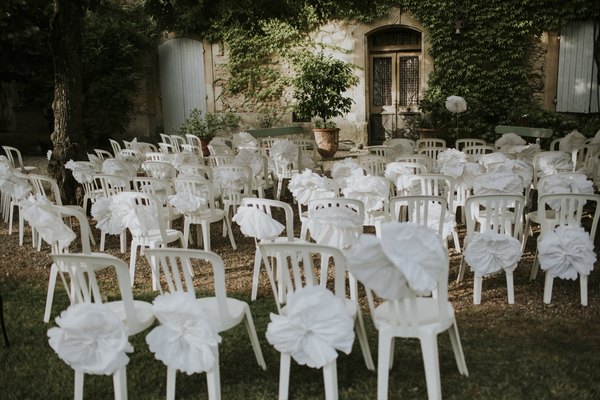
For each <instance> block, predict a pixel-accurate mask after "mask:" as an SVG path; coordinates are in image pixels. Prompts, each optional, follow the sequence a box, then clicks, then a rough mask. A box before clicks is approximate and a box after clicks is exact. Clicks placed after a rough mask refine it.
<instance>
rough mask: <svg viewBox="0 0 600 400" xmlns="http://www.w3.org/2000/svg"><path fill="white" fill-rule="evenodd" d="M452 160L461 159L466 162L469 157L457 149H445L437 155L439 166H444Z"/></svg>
mask: <svg viewBox="0 0 600 400" xmlns="http://www.w3.org/2000/svg"><path fill="white" fill-rule="evenodd" d="M451 160H455V161H460V162H463V163H464V162H467V161H468V157H467V155H466V154H465V153H463V152H462V151H458V150H456V149H448V150H444V151H442V152H441V153H439V154H438V156H437V165H438V167H440V168H443V167H444V165H446V163H447V162H448V161H451Z"/></svg>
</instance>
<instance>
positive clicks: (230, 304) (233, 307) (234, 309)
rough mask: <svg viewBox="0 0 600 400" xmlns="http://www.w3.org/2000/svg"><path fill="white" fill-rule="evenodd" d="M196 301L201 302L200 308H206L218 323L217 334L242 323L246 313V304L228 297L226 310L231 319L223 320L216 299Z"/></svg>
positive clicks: (208, 298)
mask: <svg viewBox="0 0 600 400" xmlns="http://www.w3.org/2000/svg"><path fill="white" fill-rule="evenodd" d="M198 300H199V301H200V302H202V306H203V307H204V308H206V310H208V311H209V312H210V314H211V315H212V316H213V317H215V319H216V320H217V321H219V332H223V331H226V330H228V329H231V328H233V327H234V326H237V325H238V324H239V323H240V322H242V319H243V318H244V315H246V312H248V310H247V309H248V304H247V303H246V302H244V301H241V300H238V299H232V298H230V297H228V298H227V308H228V309H229V315H230V316H231V318H230V319H227V320H223V319H222V318H221V315H220V313H219V307H218V304H217V303H218V302H217V298H216V297H205V298H200V299H198Z"/></svg>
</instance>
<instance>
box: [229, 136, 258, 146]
mask: <svg viewBox="0 0 600 400" xmlns="http://www.w3.org/2000/svg"><path fill="white" fill-rule="evenodd" d="M233 145H234V146H235V147H237V148H238V149H241V148H244V147H258V140H257V139H256V138H255V137H254V136H252V135H251V134H249V133H248V132H240V133H234V134H233Z"/></svg>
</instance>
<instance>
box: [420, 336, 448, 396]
mask: <svg viewBox="0 0 600 400" xmlns="http://www.w3.org/2000/svg"><path fill="white" fill-rule="evenodd" d="M419 339H420V340H421V352H422V353H423V364H425V380H426V381H427V396H428V398H429V400H441V399H442V382H441V380H440V360H439V355H438V347H437V335H436V334H435V333H432V332H431V333H430V332H428V333H427V334H425V335H424V336H421V337H420V338H419Z"/></svg>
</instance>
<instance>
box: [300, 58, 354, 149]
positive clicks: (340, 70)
mask: <svg viewBox="0 0 600 400" xmlns="http://www.w3.org/2000/svg"><path fill="white" fill-rule="evenodd" d="M299 72H300V73H299V74H298V76H297V77H296V78H295V79H294V85H295V87H296V90H295V92H294V100H295V101H296V102H295V103H294V105H293V108H294V113H295V114H296V116H298V117H299V118H303V119H304V118H311V117H318V118H320V120H318V121H316V122H315V128H314V129H313V131H314V133H315V141H316V142H317V151H318V152H319V154H321V157H323V158H331V157H333V155H334V154H335V153H336V152H337V149H338V145H339V132H340V130H339V128H337V126H336V124H335V122H333V121H331V118H334V117H339V116H342V115H344V114H345V113H347V112H349V111H350V108H351V107H352V104H353V103H354V100H352V99H351V98H349V97H344V96H343V95H342V94H343V93H344V92H345V91H346V90H348V89H350V88H351V87H352V86H355V85H356V84H357V83H358V78H357V77H356V75H354V74H353V73H352V68H351V66H350V64H348V63H346V62H344V61H341V60H336V59H334V58H332V57H325V55H324V54H323V53H320V54H319V55H317V56H314V57H311V58H309V59H308V60H306V61H304V62H303V63H301V65H300V71H299Z"/></svg>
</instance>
